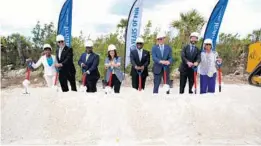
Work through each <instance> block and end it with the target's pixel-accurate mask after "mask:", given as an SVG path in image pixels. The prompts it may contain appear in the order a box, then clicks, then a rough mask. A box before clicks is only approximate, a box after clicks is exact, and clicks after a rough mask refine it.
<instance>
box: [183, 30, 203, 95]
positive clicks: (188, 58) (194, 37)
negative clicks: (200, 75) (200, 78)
mask: <svg viewBox="0 0 261 146" xmlns="http://www.w3.org/2000/svg"><path fill="white" fill-rule="evenodd" d="M198 37H199V34H198V33H197V32H193V33H191V35H190V44H188V45H187V46H185V47H184V48H183V49H182V51H181V60H182V62H181V65H180V67H179V71H180V88H179V93H180V94H183V93H184V88H185V86H186V83H187V79H188V80H189V94H192V93H193V91H192V87H193V83H194V78H193V76H194V70H193V68H195V67H197V66H198V63H199V62H200V50H199V49H198V48H197V47H196V43H197V42H198Z"/></svg>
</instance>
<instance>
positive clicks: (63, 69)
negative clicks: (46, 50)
mask: <svg viewBox="0 0 261 146" xmlns="http://www.w3.org/2000/svg"><path fill="white" fill-rule="evenodd" d="M56 41H57V43H58V46H59V49H57V50H56V60H57V62H58V63H56V64H55V67H56V68H58V70H59V82H60V84H61V87H62V91H63V92H68V91H69V88H68V84H67V82H68V81H69V82H70V85H71V90H72V91H77V89H76V82H75V74H76V70H75V67H74V64H73V49H72V48H69V47H68V46H66V45H65V42H64V37H63V36H62V35H58V36H57V37H56Z"/></svg>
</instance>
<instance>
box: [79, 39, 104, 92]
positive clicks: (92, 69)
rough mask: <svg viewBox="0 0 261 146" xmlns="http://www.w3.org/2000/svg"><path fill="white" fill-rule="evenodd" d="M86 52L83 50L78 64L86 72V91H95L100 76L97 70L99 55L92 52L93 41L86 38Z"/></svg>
mask: <svg viewBox="0 0 261 146" xmlns="http://www.w3.org/2000/svg"><path fill="white" fill-rule="evenodd" d="M85 48H86V52H84V53H83V54H82V55H81V57H80V59H79V61H78V64H79V66H80V67H81V69H82V71H83V73H86V81H85V84H86V87H87V90H86V92H97V82H98V80H99V78H100V73H99V70H98V65H99V55H97V54H95V53H94V52H93V42H92V41H91V40H88V41H86V42H85Z"/></svg>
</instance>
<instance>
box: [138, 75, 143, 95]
mask: <svg viewBox="0 0 261 146" xmlns="http://www.w3.org/2000/svg"><path fill="white" fill-rule="evenodd" d="M141 73H142V72H141V71H138V75H139V91H141V88H142V78H141Z"/></svg>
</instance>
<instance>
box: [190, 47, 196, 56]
mask: <svg viewBox="0 0 261 146" xmlns="http://www.w3.org/2000/svg"><path fill="white" fill-rule="evenodd" d="M194 49H195V46H191V49H190V53H191V54H192V53H193V52H194Z"/></svg>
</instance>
